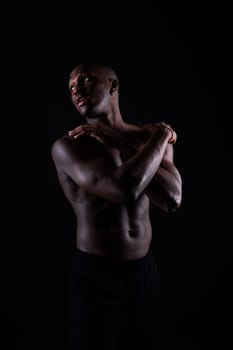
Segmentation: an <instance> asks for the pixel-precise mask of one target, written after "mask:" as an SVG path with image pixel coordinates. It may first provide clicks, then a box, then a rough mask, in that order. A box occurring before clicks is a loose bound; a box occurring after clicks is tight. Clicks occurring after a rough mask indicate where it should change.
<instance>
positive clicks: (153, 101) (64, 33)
mask: <svg viewBox="0 0 233 350" xmlns="http://www.w3.org/2000/svg"><path fill="white" fill-rule="evenodd" d="M227 22H228V20H227V9H221V11H220V10H219V8H213V7H212V8H211V10H210V9H209V8H206V9H203V8H202V9H200V8H191V6H190V8H187V7H186V8H167V9H163V10H161V9H160V10H156V11H154V13H153V16H152V18H150V17H148V15H147V16H144V17H143V16H141V17H138V19H136V18H134V17H133V16H132V14H131V15H129V16H125V18H122V16H119V17H116V19H115V18H112V16H110V15H109V16H103V17H100V18H97V17H94V16H93V17H91V16H87V17H85V16H82V15H81V14H77V16H74V15H73V14H72V15H71V16H70V17H68V16H66V17H64V16H60V17H59V16H57V17H55V16H47V17H46V16H30V17H24V18H21V17H15V18H10V22H9V21H8V24H9V23H10V25H7V26H5V25H4V26H2V30H1V40H2V41H1V42H2V45H1V143H2V144H1V179H2V180H1V214H2V220H1V236H0V237H1V253H2V254H1V257H2V263H1V291H2V297H1V318H2V324H3V328H2V332H3V337H1V341H2V344H4V346H2V348H4V349H16V348H17V349H21V348H22V349H37V348H38V349H39V348H41V347H42V346H43V347H44V346H46V347H48V348H50V349H61V350H62V349H64V350H65V349H67V350H68V346H67V334H66V287H67V284H66V283H67V276H68V271H69V266H70V262H71V259H72V254H73V251H74V232H75V218H74V215H73V212H72V210H71V207H70V206H69V204H68V202H67V201H66V199H65V197H64V195H63V193H62V191H61V189H60V186H59V184H58V180H57V177H56V173H55V169H54V166H53V163H52V161H51V156H50V147H51V145H52V142H53V141H54V140H55V139H56V138H57V137H59V136H60V135H61V134H63V133H64V132H66V131H67V130H69V129H71V128H72V127H74V126H75V125H76V124H78V123H80V121H81V120H80V117H79V116H78V115H77V113H76V112H75V110H74V108H73V106H72V105H71V102H70V100H69V94H68V89H67V82H68V75H69V73H70V70H71V69H72V68H73V67H74V65H75V64H76V63H78V62H82V61H83V62H84V61H86V60H88V61H89V60H93V61H100V62H104V63H108V64H110V65H112V66H113V67H114V68H115V69H116V71H117V73H118V75H119V79H120V106H121V111H122V115H123V118H124V119H125V120H126V121H129V122H133V123H134V122H139V121H140V122H147V121H161V120H164V121H167V122H168V123H170V124H171V125H172V126H173V127H174V129H175V130H176V131H177V134H178V140H177V143H176V145H175V163H176V165H177V167H178V168H179V170H180V172H181V175H182V178H183V202H182V206H181V208H180V209H179V211H178V212H177V213H175V214H173V215H171V216H168V215H167V214H163V213H162V212H160V211H159V210H158V209H156V208H155V207H151V218H152V223H153V227H154V231H155V235H154V237H153V243H152V247H153V252H154V255H155V257H156V260H157V263H158V266H159V269H160V273H161V279H162V282H163V299H162V334H161V338H162V340H163V342H162V343H163V348H164V349H166V348H169V345H172V346H177V345H178V346H180V347H184V348H186V349H199V348H201V346H202V345H203V344H207V345H210V344H211V345H212V344H216V343H217V342H219V343H220V344H222V345H223V343H224V344H225V343H227V342H228V341H229V340H230V337H229V336H230V329H231V321H230V320H228V316H230V314H231V312H230V306H231V305H230V298H231V293H232V289H231V287H230V286H231V275H230V272H231V249H230V248H231V243H230V239H231V237H230V236H231V229H230V228H227V225H226V222H227V217H228V214H227V212H228V210H227V207H228V206H227V204H226V201H225V200H226V198H227V193H228V191H227V178H228V176H227V175H225V174H226V173H228V175H229V170H227V169H228V167H229V161H225V159H226V154H227V152H228V151H229V148H228V147H227V146H226V141H227V136H226V135H227V133H226V130H227V129H228V126H227V125H228V120H227V119H226V114H225V111H224V106H225V103H224V102H223V101H224V99H227V97H226V96H225V95H224V93H225V92H224V91H225V86H226V80H227V76H228V64H227V60H228V53H227V51H228V31H227V25H228V23H227ZM227 159H228V160H229V158H227ZM2 344H1V345H2ZM155 346H156V337H155V344H154V347H155ZM152 348H153V347H152Z"/></svg>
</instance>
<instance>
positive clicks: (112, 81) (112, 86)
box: [109, 79, 119, 95]
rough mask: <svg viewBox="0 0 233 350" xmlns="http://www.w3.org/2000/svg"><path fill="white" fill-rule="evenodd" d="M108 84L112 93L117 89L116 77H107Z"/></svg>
mask: <svg viewBox="0 0 233 350" xmlns="http://www.w3.org/2000/svg"><path fill="white" fill-rule="evenodd" d="M109 85H110V90H109V91H110V94H111V95H112V94H113V93H114V92H115V91H116V90H118V87H119V83H118V80H116V79H109Z"/></svg>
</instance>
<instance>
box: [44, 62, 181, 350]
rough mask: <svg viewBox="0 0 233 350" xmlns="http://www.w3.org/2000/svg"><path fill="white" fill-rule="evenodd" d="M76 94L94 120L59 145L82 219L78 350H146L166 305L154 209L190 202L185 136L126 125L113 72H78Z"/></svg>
mask: <svg viewBox="0 0 233 350" xmlns="http://www.w3.org/2000/svg"><path fill="white" fill-rule="evenodd" d="M69 90H70V94H71V100H72V102H73V104H74V106H75V108H76V109H77V111H78V113H79V114H80V115H81V116H82V117H84V119H85V122H84V123H83V124H82V125H80V126H78V127H77V128H75V129H74V130H71V131H70V132H69V133H68V134H67V135H64V136H62V137H60V138H58V139H57V140H56V141H55V142H54V144H53V145H52V150H51V154H52V159H53V161H54V164H55V167H56V170H57V175H58V178H59V181H60V184H61V186H62V189H63V191H64V194H65V196H66V197H67V199H68V201H69V202H70V204H71V206H72V207H73V210H74V212H75V214H76V218H77V229H76V254H75V257H74V263H73V264H72V267H71V272H70V279H69V340H70V348H71V349H72V350H74V349H79V350H83V349H88V350H89V349H91V350H95V349H102V350H105V349H106V350H113V349H114V350H115V349H120V350H123V349H124V348H128V349H129V348H131V349H136V348H141V347H142V346H143V347H144V348H145V345H146V344H147V343H146V342H147V341H148V342H149V341H150V340H151V339H152V340H153V338H154V337H156V333H155V332H156V331H158V326H159V304H160V301H159V295H160V279H159V273H158V270H157V266H156V262H155V260H154V257H153V256H152V254H151V251H150V244H151V239H152V227H151V222H150V217H149V206H150V203H153V204H155V205H156V206H158V207H159V208H160V209H161V210H163V211H165V212H167V213H172V212H174V211H176V210H177V209H178V208H179V206H180V204H181V199H182V182H181V176H180V173H179V171H178V169H177V168H176V166H175V165H174V162H173V149H174V144H175V142H176V138H177V135H176V133H175V131H174V130H173V129H172V128H171V126H170V125H168V124H166V123H164V122H159V123H154V124H145V125H141V126H137V125H133V124H129V123H127V122H125V121H124V120H123V118H122V115H121V111H120V107H119V91H118V90H119V81H118V77H117V75H116V73H115V71H114V70H113V69H112V68H111V67H108V66H105V65H97V64H79V65H77V66H76V67H75V68H74V69H73V71H72V72H71V74H70V77H69Z"/></svg>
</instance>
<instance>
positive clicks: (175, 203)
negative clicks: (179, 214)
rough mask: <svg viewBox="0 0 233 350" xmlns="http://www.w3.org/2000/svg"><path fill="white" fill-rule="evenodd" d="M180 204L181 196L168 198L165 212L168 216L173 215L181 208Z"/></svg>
mask: <svg viewBox="0 0 233 350" xmlns="http://www.w3.org/2000/svg"><path fill="white" fill-rule="evenodd" d="M181 202H182V196H181V194H179V195H176V196H174V197H173V198H170V200H169V201H168V203H167V206H166V210H165V211H166V212H167V213H168V214H173V213H175V212H176V211H177V210H178V209H179V208H180V206H181Z"/></svg>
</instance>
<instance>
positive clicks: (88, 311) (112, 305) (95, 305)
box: [68, 250, 160, 350]
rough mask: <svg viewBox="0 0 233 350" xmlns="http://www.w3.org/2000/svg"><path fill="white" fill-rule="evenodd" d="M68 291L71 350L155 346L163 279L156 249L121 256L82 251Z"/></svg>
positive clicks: (145, 347) (74, 268)
mask: <svg viewBox="0 0 233 350" xmlns="http://www.w3.org/2000/svg"><path fill="white" fill-rule="evenodd" d="M68 290H69V292H68V304H69V309H68V322H69V323H68V336H69V342H70V349H71V350H97V349H98V350H99V349H101V350H124V349H127V350H130V349H133V350H135V349H149V344H150V348H153V349H154V348H156V342H157V338H158V336H159V334H158V333H159V309H160V278H159V273H158V269H157V266H156V262H155V260H154V257H153V256H152V255H151V253H148V254H147V255H146V256H145V257H143V258H140V259H137V260H128V261H119V260H114V259H112V258H108V257H101V256H96V255H92V254H88V253H84V252H81V251H79V250H77V252H76V253H75V256H74V260H73V264H72V266H71V270H70V276H69V289H68Z"/></svg>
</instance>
